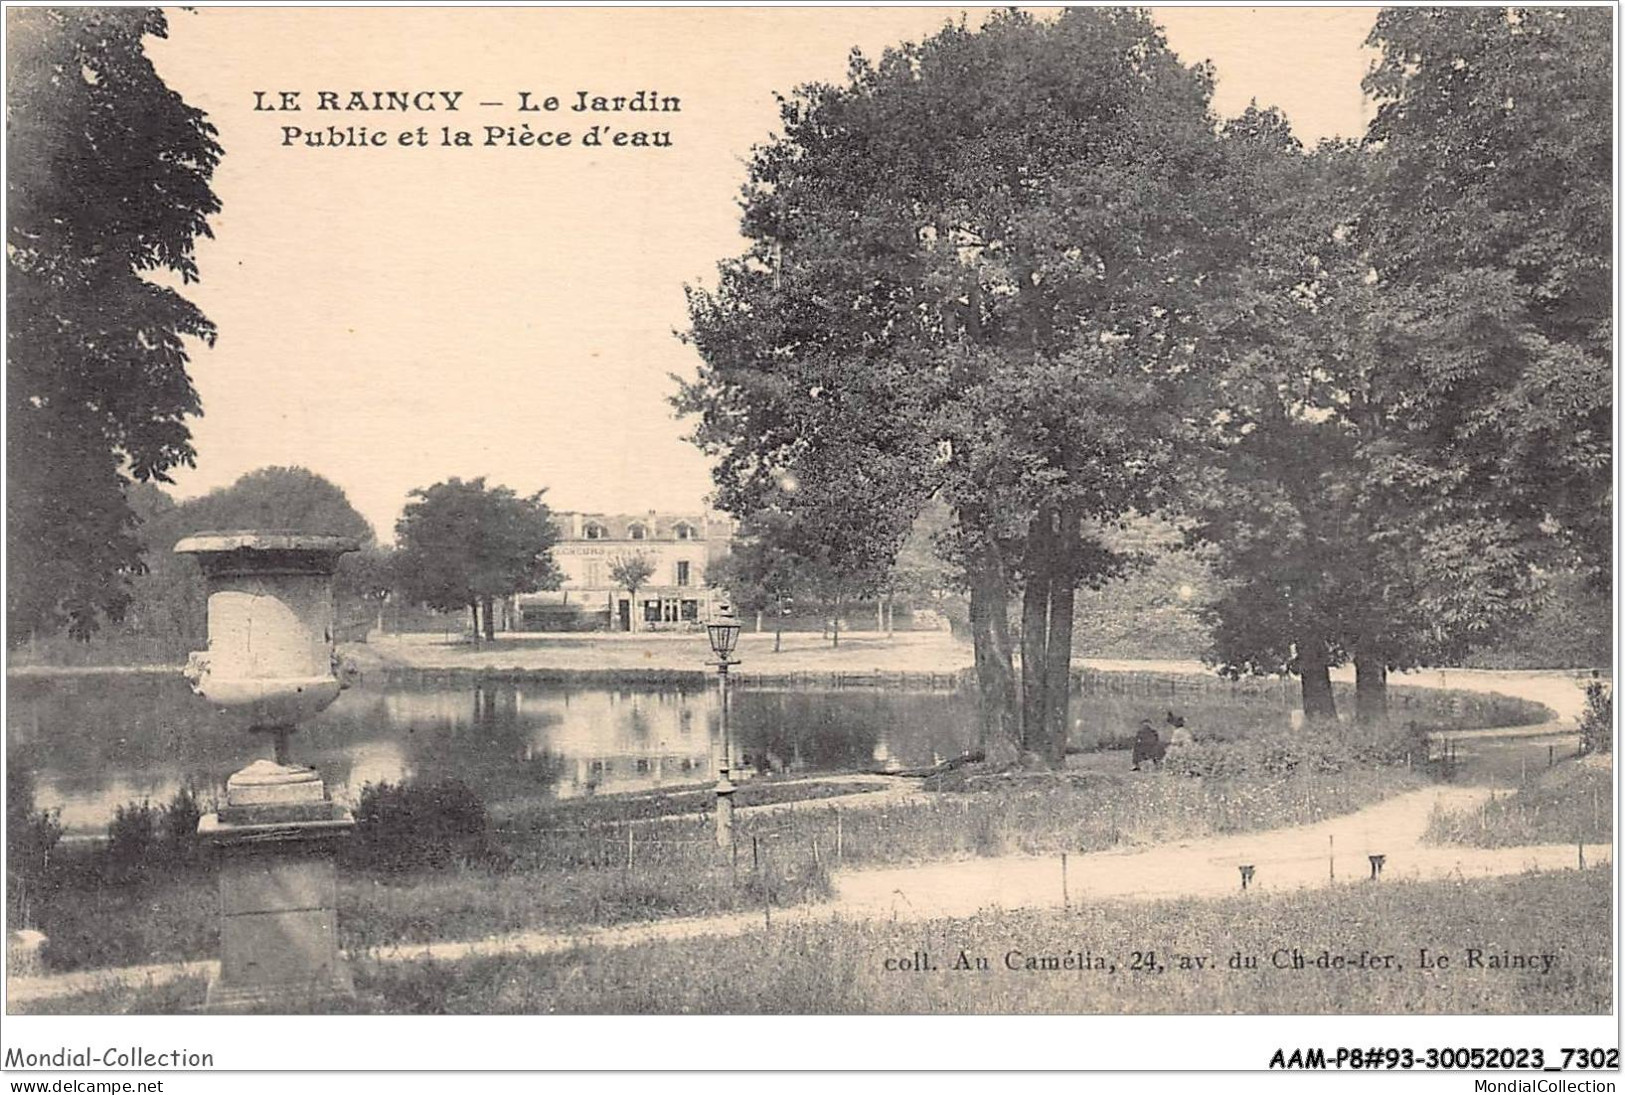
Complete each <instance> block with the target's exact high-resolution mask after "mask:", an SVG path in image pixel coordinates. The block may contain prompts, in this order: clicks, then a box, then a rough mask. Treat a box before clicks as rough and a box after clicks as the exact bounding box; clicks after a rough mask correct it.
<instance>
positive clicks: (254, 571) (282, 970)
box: [175, 532, 357, 1012]
mask: <svg viewBox="0 0 1625 1095" xmlns="http://www.w3.org/2000/svg"><path fill="white" fill-rule="evenodd" d="M356 547H357V545H356V543H355V541H354V540H350V539H346V538H343V537H337V536H310V535H302V534H296V533H264V532H230V533H207V534H203V535H199V536H193V537H189V538H187V539H185V540H182V541H181V542H180V543H179V544H176V545H175V550H176V552H177V553H180V554H186V555H194V556H196V557H197V559H198V561H199V563H200V564H201V566H202V569H203V575H204V579H205V581H206V582H207V583H208V594H209V608H208V616H209V649H208V651H207V652H206V653H196V654H193V655H192V658H191V661H190V662H189V664H188V666H187V671H186V673H187V678H188V679H189V680H190V681H191V682H192V687H193V689H194V690H195V691H197V692H198V693H200V694H201V695H203V696H204V697H205V698H207V699H208V700H210V701H211V702H212V703H215V704H217V705H219V706H220V707H222V708H225V709H227V710H229V711H234V712H236V713H238V715H239V716H240V719H241V722H242V725H243V728H244V729H246V730H248V731H250V732H252V733H254V734H259V735H268V736H270V737H271V738H272V739H273V741H274V747H273V754H274V755H273V758H272V759H260V760H256V761H255V762H253V763H252V764H250V765H249V766H248V767H246V768H244V769H243V770H241V771H239V772H237V773H235V774H233V775H232V776H231V778H230V779H228V780H227V781H226V800H225V803H224V804H223V805H222V806H221V807H220V809H219V811H218V812H217V813H213V814H209V815H207V816H205V817H204V818H203V819H202V820H201V821H200V822H199V823H198V836H199V837H200V838H201V839H203V840H205V841H206V842H208V843H209V845H210V846H211V847H213V848H214V850H215V854H216V863H217V869H218V876H219V900H220V973H219V975H218V977H217V978H216V979H215V980H214V981H213V982H212V983H211V984H210V986H209V994H208V999H207V1002H206V1004H205V1009H206V1010H208V1011H222V1012H224V1011H248V1010H255V1011H283V1012H294V1011H310V1010H313V1009H315V1008H316V1007H318V1006H320V1005H321V1003H322V1002H323V1001H327V1000H331V999H333V998H335V997H347V996H353V995H354V991H355V990H354V988H353V986H352V984H351V981H350V976H349V973H348V972H347V971H346V969H345V967H344V962H343V958H342V956H341V955H340V953H339V946H338V913H337V909H338V874H337V867H336V853H337V848H338V844H339V842H340V841H342V840H343V839H344V838H345V837H346V836H347V835H348V834H349V832H350V831H351V830H352V829H354V827H355V820H354V818H352V817H351V815H350V812H349V810H348V809H347V808H345V807H344V806H343V805H342V804H340V803H336V802H333V801H332V800H330V799H329V797H328V795H327V790H326V788H325V787H324V786H323V784H322V781H321V777H320V775H319V774H318V773H317V772H316V770H315V769H314V768H311V767H308V766H305V765H299V764H294V763H292V761H291V760H290V758H289V747H288V739H289V737H290V735H291V734H292V733H293V731H294V730H295V728H296V725H297V723H298V722H299V720H301V719H304V718H308V717H310V716H311V715H314V714H316V713H317V712H319V711H321V710H322V709H323V708H325V707H326V706H327V705H328V704H330V703H332V702H333V700H334V699H336V698H337V697H338V694H339V691H340V689H341V688H343V687H344V684H345V682H344V679H343V678H344V674H342V673H341V672H340V668H339V665H338V662H337V659H336V657H335V653H334V645H333V596H332V584H333V573H334V571H335V569H336V568H337V566H338V559H339V556H340V555H342V554H343V553H345V552H347V551H354V550H356Z"/></svg>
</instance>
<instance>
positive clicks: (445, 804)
mask: <svg viewBox="0 0 1625 1095" xmlns="http://www.w3.org/2000/svg"><path fill="white" fill-rule="evenodd" d="M356 823H357V826H356V839H355V840H353V841H351V842H350V844H349V845H348V846H347V849H346V856H347V858H349V859H350V860H351V861H352V862H353V863H354V864H355V865H356V866H361V867H372V868H375V869H377V870H381V871H387V872H391V873H399V872H402V871H409V870H412V869H414V868H418V867H448V866H451V865H452V864H453V863H456V862H459V861H461V862H469V861H481V862H487V861H489V860H490V859H491V858H492V856H493V851H494V850H493V848H492V846H491V843H490V841H489V839H488V834H487V828H486V815H485V803H484V801H483V800H482V799H481V798H480V796H479V795H478V794H476V793H475V792H474V790H473V789H472V788H470V787H469V786H468V785H467V784H466V783H463V782H462V781H461V780H456V779H448V780H443V781H440V782H437V783H387V782H386V783H369V784H367V785H366V786H365V787H363V788H362V789H361V800H360V802H359V803H358V804H357V806H356Z"/></svg>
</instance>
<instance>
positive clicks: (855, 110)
mask: <svg viewBox="0 0 1625 1095" xmlns="http://www.w3.org/2000/svg"><path fill="white" fill-rule="evenodd" d="M1209 92H1210V78H1209V76H1208V74H1207V73H1206V72H1205V71H1204V70H1201V69H1193V68H1188V67H1186V66H1184V65H1182V64H1181V63H1180V62H1179V61H1178V59H1177V58H1175V57H1174V56H1173V54H1172V53H1171V52H1170V51H1169V50H1168V49H1167V46H1166V43H1165V42H1164V41H1163V39H1162V36H1161V34H1160V32H1159V31H1158V30H1157V29H1156V28H1155V27H1154V26H1153V25H1152V24H1151V23H1150V22H1149V20H1148V19H1147V18H1146V17H1145V15H1144V14H1143V13H1139V12H1131V11H1123V10H1110V9H1069V10H1067V11H1065V12H1063V13H1062V14H1061V15H1060V16H1058V17H1057V18H1055V19H1052V20H1042V19H1037V18H1034V17H1033V16H1030V15H1027V14H1024V13H1020V12H1007V13H999V14H996V15H994V16H992V17H990V18H989V20H988V22H987V24H986V25H985V26H984V27H983V28H982V29H980V30H977V31H973V30H970V29H967V28H966V27H965V26H963V25H959V26H949V27H947V28H945V29H944V30H943V31H941V32H940V33H938V34H937V35H935V36H934V37H932V38H930V39H928V40H926V41H925V42H922V43H920V44H917V45H916V44H909V45H904V46H901V47H898V48H895V49H890V50H887V51H886V53H885V54H884V55H883V56H882V57H881V58H880V60H879V61H878V62H870V61H868V60H867V59H864V58H863V57H861V56H858V55H854V58H853V63H852V66H851V70H850V73H849V78H848V80H847V82H846V83H845V84H843V85H839V86H835V85H824V84H819V85H810V86H807V87H803V88H801V89H800V90H799V91H798V92H797V93H796V94H795V95H794V96H792V97H789V98H787V99H786V100H785V101H784V104H783V111H782V118H783V133H782V134H781V135H780V136H779V137H777V138H776V139H774V140H773V141H771V142H769V143H768V144H766V145H764V146H762V147H760V148H758V149H757V150H756V153H755V155H754V157H753V159H752V162H751V172H750V181H749V183H748V184H747V187H746V190H745V193H744V231H745V234H746V235H747V237H748V238H749V239H750V241H751V245H750V249H749V251H748V252H747V254H746V255H745V256H743V257H742V258H740V259H739V260H737V261H735V262H732V263H728V264H725V265H724V267H723V269H722V271H721V277H720V280H719V284H718V286H717V288H716V290H715V291H712V292H699V291H695V292H692V293H691V295H690V312H691V318H692V321H693V330H692V338H693V341H694V343H695V345H696V347H697V348H698V349H699V351H700V354H701V357H702V358H703V360H704V365H703V367H702V370H701V373H700V377H699V380H698V382H697V383H695V384H693V385H690V386H688V387H687V388H686V389H685V391H684V393H683V396H682V397H681V399H680V402H679V405H680V406H681V407H682V408H683V409H685V410H687V411H690V412H692V413H695V414H697V415H699V417H700V426H699V428H698V430H697V433H696V437H697V440H699V441H700V443H701V444H702V445H704V446H706V447H707V448H708V450H709V451H711V452H712V453H714V454H715V455H716V456H717V457H718V464H717V469H716V477H717V482H718V485H719V488H721V489H720V492H719V493H720V499H721V501H722V504H723V505H724V506H726V507H728V508H731V509H733V510H734V511H735V512H741V513H748V512H751V511H752V510H754V509H756V508H758V503H760V501H761V500H762V499H764V498H767V497H772V496H773V495H775V493H782V486H781V484H782V483H783V482H784V481H785V480H786V479H787V478H788V479H789V480H790V481H791V482H793V483H795V484H796V485H797V491H798V492H801V491H805V490H806V489H807V487H808V485H809V484H810V485H813V486H814V487H815V488H817V489H818V490H819V491H820V492H821V494H822V495H823V497H824V498H827V499H829V500H830V501H831V504H821V505H820V506H819V507H818V508H819V509H821V510H822V511H823V513H824V514H827V515H829V519H831V520H836V521H838V522H839V523H840V525H841V526H843V528H844V530H843V532H842V534H841V535H839V536H832V537H830V541H831V547H832V548H833V549H834V550H835V551H837V552H839V551H841V550H844V546H854V547H858V548H861V549H862V550H863V551H866V552H872V553H876V554H878V555H881V556H883V557H884V561H885V563H886V565H885V566H881V567H878V568H877V570H878V572H879V573H880V574H881V575H884V573H885V571H886V570H887V569H889V565H890V562H891V561H892V558H893V557H894V556H895V552H896V549H897V546H898V545H899V544H900V543H901V542H902V541H903V539H904V537H905V536H906V535H907V530H908V528H909V526H910V524H911V523H912V519H913V517H914V515H915V514H916V513H917V512H918V510H919V508H920V506H921V505H922V504H923V502H924V500H925V499H926V498H927V497H930V496H931V495H933V494H935V495H936V496H938V497H940V498H941V499H942V500H943V501H944V502H946V503H947V504H948V505H949V506H950V507H951V509H952V510H953V512H954V514H955V524H956V532H955V535H954V536H953V537H951V538H950V542H949V543H947V544H946V547H947V549H948V551H949V553H950V555H951V556H952V558H953V559H954V561H955V562H956V563H957V564H958V565H959V566H960V567H962V569H963V571H964V573H965V584H966V586H967V588H968V589H969V592H970V598H971V622H972V634H973V641H974V643H975V647H976V663H977V670H978V675H979V681H980V685H981V689H980V691H981V696H982V714H983V726H982V736H983V742H984V746H985V748H986V750H987V753H988V755H989V756H990V757H991V758H994V759H996V760H1007V759H1011V758H1013V757H1014V756H1015V755H1016V754H1017V753H1020V752H1026V753H1028V754H1031V755H1036V756H1041V757H1045V758H1048V759H1051V760H1058V759H1059V758H1060V757H1061V755H1062V754H1063V753H1064V750H1065V746H1066V740H1065V735H1066V730H1067V724H1068V721H1069V720H1068V718H1067V702H1068V689H1067V681H1068V675H1069V664H1070V658H1071V620H1072V609H1073V593H1074V590H1075V589H1076V588H1077V586H1078V585H1079V584H1081V583H1084V582H1089V581H1099V580H1102V579H1104V578H1105V577H1106V576H1108V575H1110V574H1112V573H1114V572H1115V571H1116V570H1117V569H1118V568H1119V567H1120V565H1121V562H1122V560H1121V558H1120V557H1119V556H1118V555H1117V554H1116V553H1114V552H1112V551H1110V550H1108V549H1107V548H1106V546H1105V545H1104V544H1103V542H1102V541H1101V539H1100V538H1099V537H1098V536H1096V535H1093V534H1092V533H1091V531H1090V530H1091V529H1094V528H1096V527H1098V526H1099V525H1101V524H1105V523H1110V522H1112V521H1114V520H1117V519H1120V518H1121V517H1123V516H1124V515H1125V514H1127V513H1128V512H1130V511H1132V510H1139V511H1146V512H1148V511H1151V510H1154V509H1155V508H1157V506H1158V505H1159V504H1160V503H1161V501H1162V500H1163V498H1164V496H1165V492H1166V490H1167V488H1168V486H1169V480H1170V477H1171V475H1172V469H1173V455H1174V446H1175V444H1176V442H1177V441H1178V439H1179V437H1180V436H1181V434H1182V432H1183V428H1184V422H1185V415H1184V413H1183V408H1182V406H1181V378H1182V376H1183V375H1184V374H1186V373H1189V372H1190V371H1192V370H1193V369H1194V368H1195V367H1196V362H1197V360H1198V358H1197V349H1198V346H1197V343H1198V341H1199V337H1200V332H1201V330H1202V325H1203V317H1202V315H1201V312H1202V300H1203V298H1204V297H1211V296H1213V295H1214V294H1216V293H1220V292H1221V290H1220V287H1219V285H1220V283H1221V282H1222V281H1223V280H1224V278H1225V277H1226V274H1225V271H1226V270H1227V269H1228V268H1229V266H1230V263H1229V262H1228V261H1227V259H1228V257H1229V256H1230V255H1231V254H1233V252H1234V250H1235V247H1236V244H1237V242H1238V241H1237V239H1236V237H1235V234H1234V233H1233V232H1231V231H1230V229H1229V228H1228V225H1227V219H1226V217H1225V216H1224V215H1223V211H1222V210H1216V209H1214V208H1213V207H1212V205H1211V203H1210V202H1209V201H1208V198H1207V195H1208V194H1209V193H1210V192H1211V191H1212V190H1213V185H1212V181H1213V179H1214V177H1215V173H1216V171H1217V170H1218V169H1219V167H1220V166H1221V165H1220V162H1219V157H1218V154H1217V138H1216V135H1215V133H1214V129H1213V124H1212V119H1211V118H1210V116H1209V113H1208V109H1207V100H1208V95H1209ZM839 502H844V503H845V504H844V505H842V504H834V503H839ZM791 504H792V505H796V504H799V503H791ZM808 523H809V524H814V523H815V522H812V521H809V522H808ZM854 569H855V570H856V571H857V572H860V573H862V572H864V571H865V570H866V569H867V568H865V567H862V566H857V567H854ZM1017 590H1020V591H1021V592H1022V594H1023V609H1022V614H1021V619H1022V627H1021V632H1020V635H1021V643H1022V659H1021V660H1022V667H1023V669H1022V679H1021V686H1020V688H1019V691H1018V685H1017V679H1016V676H1015V673H1014V668H1013V657H1012V653H1013V649H1012V644H1011V638H1012V636H1011V631H1010V627H1009V619H1008V614H1007V607H1008V602H1009V598H1010V595H1011V594H1012V592H1014V591H1017ZM1018 695H1019V703H1018Z"/></svg>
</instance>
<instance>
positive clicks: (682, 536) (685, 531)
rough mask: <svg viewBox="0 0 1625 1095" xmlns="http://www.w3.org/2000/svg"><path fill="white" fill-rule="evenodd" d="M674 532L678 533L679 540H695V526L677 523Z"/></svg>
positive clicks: (681, 522) (683, 522)
mask: <svg viewBox="0 0 1625 1095" xmlns="http://www.w3.org/2000/svg"><path fill="white" fill-rule="evenodd" d="M672 531H674V532H676V533H677V538H678V539H679V540H692V539H694V526H693V525H691V524H689V523H688V522H687V521H679V522H677V527H676V528H675V529H673V530H672Z"/></svg>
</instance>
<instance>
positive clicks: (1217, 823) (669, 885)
mask: <svg viewBox="0 0 1625 1095" xmlns="http://www.w3.org/2000/svg"><path fill="white" fill-rule="evenodd" d="M1103 757H1104V758H1109V759H1110V761H1111V763H1112V766H1113V768H1117V767H1120V764H1119V763H1117V762H1120V761H1121V760H1122V757H1121V756H1116V755H1113V754H1104V755H1102V754H1094V755H1091V756H1085V757H1080V758H1075V760H1076V761H1077V762H1078V763H1079V764H1080V765H1082V767H1078V768H1075V769H1071V770H1068V771H1067V772H1065V773H1056V774H1052V775H1048V776H1041V777H1034V778H1010V779H1005V780H1002V781H1000V780H982V781H976V782H975V783H973V784H971V786H973V787H976V788H978V789H974V790H963V791H943V792H936V793H923V794H921V795H920V796H918V797H917V798H915V799H912V800H908V801H895V800H894V801H892V802H889V803H886V804H884V805H878V806H876V807H874V808H870V809H856V810H843V811H836V810H833V809H825V808H819V807H817V806H813V807H810V808H804V809H799V810H794V811H785V812H779V813H770V814H761V815H754V816H753V815H750V814H748V813H745V814H741V815H739V817H738V818H737V821H736V827H735V832H736V834H737V841H736V852H735V855H734V856H733V857H732V858H725V857H723V856H722V855H721V854H720V853H719V851H718V850H717V847H716V843H715V836H714V829H713V826H712V823H711V822H710V820H709V819H707V818H704V817H694V818H673V819H668V820H658V821H639V820H636V818H637V817H640V816H641V808H640V807H637V806H636V805H635V804H632V803H630V802H629V803H628V805H627V809H628V811H629V815H628V820H627V821H626V822H625V823H622V824H616V823H615V819H614V816H613V815H612V814H609V813H606V809H607V808H608V807H609V803H607V802H606V803H595V804H594V805H593V807H592V809H591V810H587V811H583V816H582V817H581V818H578V819H571V818H570V817H569V815H568V814H567V813H566V812H564V811H562V810H560V809H548V810H540V811H536V812H535V813H533V814H529V815H526V814H518V815H515V816H512V817H506V818H503V819H502V820H501V821H500V822H497V823H495V824H493V826H492V827H491V829H490V830H489V831H488V832H487V833H486V834H485V835H484V838H483V840H482V841H481V842H480V843H479V844H478V845H477V846H476V847H472V848H468V849H465V850H464V851H458V852H457V853H456V854H454V855H452V856H451V858H450V861H449V863H448V864H447V865H445V866H439V867H428V866H416V865H413V864H412V863H411V862H410V861H409V860H408V861H406V862H404V863H400V862H397V863H395V864H393V865H392V867H391V868H390V869H383V868H380V867H378V866H375V865H372V866H370V865H369V864H368V862H367V861H366V860H365V859H364V858H362V857H357V859H356V860H355V861H352V862H349V863H346V864H345V865H344V866H343V867H342V868H341V871H340V884H339V925H340V933H341V942H342V945H343V946H345V947H346V948H347V949H349V950H352V951H356V952H363V951H366V950H368V949H370V948H388V947H390V946H394V945H396V944H405V943H420V942H426V941H432V940H456V939H480V938H484V937H487V936H491V935H502V934H508V933H513V932H521V931H535V930H565V929H571V928H579V927H590V926H606V925H613V924H620V923H626V922H629V921H637V920H655V919H660V918H663V917H675V916H702V915H711V914H718V913H727V912H734V911H741V910H747V909H759V908H761V907H762V905H763V902H764V901H767V902H770V903H772V904H773V905H777V906H781V907H782V906H787V905H794V904H802V903H806V902H809V901H819V900H821V899H823V898H825V897H826V896H827V895H828V893H829V872H830V871H831V870H832V869H836V868H839V867H843V866H848V867H849V866H859V865H884V864H904V863H911V862H929V861H933V860H943V859H957V858H967V857H974V856H984V855H1003V854H1008V853H1033V854H1042V853H1050V852H1059V851H1100V850H1104V849H1108V848H1112V847H1117V846H1122V845H1134V844H1151V843H1156V842H1159V841H1163V840H1168V839H1172V838H1174V837H1182V838H1185V837H1196V836H1202V835H1206V834H1210V833H1226V832H1241V831H1247V830H1255V829H1266V828H1274V827H1277V826H1283V825H1299V824H1307V823H1310V822H1314V821H1318V820H1320V819H1322V818H1326V817H1331V816H1335V815H1338V814H1344V813H1348V812H1351V811H1353V810H1356V809H1359V808H1360V807H1361V806H1364V805H1367V804H1368V803H1371V802H1375V801H1378V800H1379V799H1382V798H1385V797H1387V796H1389V795H1392V794H1395V793H1398V792H1399V791H1403V790H1407V789H1409V788H1411V787H1414V786H1420V785H1421V781H1420V779H1419V777H1417V776H1414V775H1412V774H1411V773H1409V772H1407V771H1406V770H1404V769H1403V768H1400V769H1371V770H1368V769H1356V770H1353V771H1348V772H1342V773H1330V774H1312V773H1307V772H1300V773H1294V774H1290V775H1282V776H1278V777H1266V776H1262V775H1259V776H1249V777H1246V778H1237V779H1207V780H1201V779H1190V778H1184V777H1180V776H1177V775H1174V774H1172V773H1168V772H1163V773H1144V774H1139V775H1136V774H1133V773H1124V772H1121V771H1115V770H1114V771H1101V770H1099V767H1100V766H1102V765H1104V764H1106V763H1107V760H1106V759H1102V758H1103ZM1090 764H1093V765H1095V766H1096V767H1093V768H1091V767H1089V765H1090ZM629 835H630V844H629V842H628V837H629ZM400 846H401V842H391V843H390V847H391V848H392V849H398V848H399V847H400ZM95 854H96V853H95V852H93V851H80V850H74V851H70V852H66V853H63V854H61V855H59V857H58V859H57V869H56V871H55V873H54V874H53V880H54V881H53V885H52V886H50V887H49V888H46V889H44V890H40V889H38V888H36V890H35V891H34V892H33V893H32V894H31V895H30V903H31V904H30V919H31V920H32V921H33V922H34V923H37V924H39V925H40V926H41V928H42V929H43V930H44V931H45V933H46V935H47V936H48V937H49V942H48V943H47V944H46V946H45V950H44V953H43V955H42V958H43V961H44V963H45V965H46V967H47V968H48V969H51V970H69V969H87V968H100V967H108V966H124V965H141V964H145V963H149V962H161V961H174V960H180V959H190V958H206V957H212V956H213V955H214V954H215V953H216V951H217V946H218V944H217V925H216V917H215V907H214V906H215V902H214V900H213V887H214V881H213V876H212V874H211V873H210V872H209V870H208V868H207V864H206V863H202V862H193V863H191V864H188V865H185V866H181V867H177V866H173V865H170V866H166V867H164V868H163V869H161V870H160V869H156V868H154V869H152V870H142V869H136V870H125V871H123V872H122V873H120V874H118V875H117V876H116V878H110V877H109V875H108V872H107V871H106V870H102V869H97V866H96V862H95V860H94V856H95ZM629 856H630V860H629ZM74 857H78V862H75V861H74Z"/></svg>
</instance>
